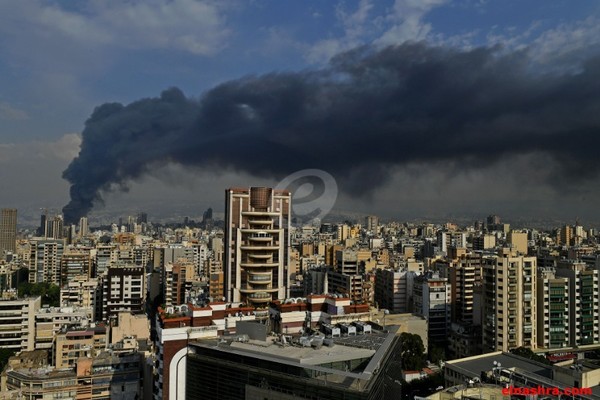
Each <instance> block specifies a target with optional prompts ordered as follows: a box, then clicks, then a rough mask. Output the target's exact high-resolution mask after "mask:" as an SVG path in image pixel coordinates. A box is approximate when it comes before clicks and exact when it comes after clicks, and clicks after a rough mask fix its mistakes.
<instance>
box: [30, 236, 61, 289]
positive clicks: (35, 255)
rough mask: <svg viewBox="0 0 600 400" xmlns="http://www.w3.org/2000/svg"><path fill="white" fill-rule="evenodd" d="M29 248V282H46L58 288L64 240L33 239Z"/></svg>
mask: <svg viewBox="0 0 600 400" xmlns="http://www.w3.org/2000/svg"><path fill="white" fill-rule="evenodd" d="M29 247H30V255H29V282H30V283H42V282H48V283H53V284H55V285H58V286H60V284H61V259H62V255H63V252H64V249H65V242H64V240H62V239H33V240H32V241H31V242H30V244H29Z"/></svg>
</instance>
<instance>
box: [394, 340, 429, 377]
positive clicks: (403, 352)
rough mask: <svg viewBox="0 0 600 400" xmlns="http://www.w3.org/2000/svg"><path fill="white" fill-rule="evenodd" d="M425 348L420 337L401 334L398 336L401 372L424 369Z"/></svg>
mask: <svg viewBox="0 0 600 400" xmlns="http://www.w3.org/2000/svg"><path fill="white" fill-rule="evenodd" d="M423 353H425V346H424V345H423V340H422V339H421V336H419V335H416V334H413V333H407V332H403V333H401V334H400V354H399V358H400V361H401V363H402V369H403V370H409V371H420V370H421V369H423V368H424V367H425V359H424V357H423Z"/></svg>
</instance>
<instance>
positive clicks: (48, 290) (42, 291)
mask: <svg viewBox="0 0 600 400" xmlns="http://www.w3.org/2000/svg"><path fill="white" fill-rule="evenodd" d="M17 293H18V294H19V297H37V296H41V297H42V304H48V305H49V306H50V307H58V306H59V305H60V288H59V287H58V286H56V285H54V284H52V283H48V282H41V283H29V282H24V283H21V284H20V285H19V287H18V288H17Z"/></svg>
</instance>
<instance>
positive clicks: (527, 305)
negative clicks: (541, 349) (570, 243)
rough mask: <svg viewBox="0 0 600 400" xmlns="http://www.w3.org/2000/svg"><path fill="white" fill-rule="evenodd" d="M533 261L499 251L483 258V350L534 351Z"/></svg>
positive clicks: (534, 287)
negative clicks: (519, 349) (527, 349)
mask: <svg viewBox="0 0 600 400" xmlns="http://www.w3.org/2000/svg"><path fill="white" fill-rule="evenodd" d="M536 269H537V259H536V258H535V257H525V256H522V255H516V253H514V252H513V253H511V252H510V251H509V250H508V249H501V250H499V251H498V255H497V256H492V257H487V258H484V259H483V282H482V284H483V316H484V320H483V351H484V352H488V351H508V350H510V349H514V348H517V347H522V346H523V347H528V348H531V349H535V348H537V332H536V330H537V303H536V292H537V286H536V282H537V272H536Z"/></svg>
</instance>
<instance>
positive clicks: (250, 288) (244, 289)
mask: <svg viewBox="0 0 600 400" xmlns="http://www.w3.org/2000/svg"><path fill="white" fill-rule="evenodd" d="M267 283H271V282H267ZM270 290H271V288H264V287H253V286H248V285H242V286H240V293H258V292H268V291H270Z"/></svg>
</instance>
